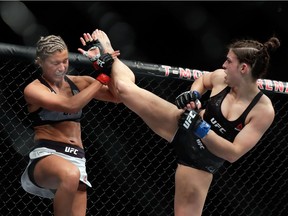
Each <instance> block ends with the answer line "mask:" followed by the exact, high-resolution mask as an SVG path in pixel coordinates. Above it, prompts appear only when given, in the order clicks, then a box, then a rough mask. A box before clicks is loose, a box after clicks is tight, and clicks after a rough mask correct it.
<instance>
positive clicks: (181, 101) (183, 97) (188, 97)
mask: <svg viewBox="0 0 288 216" xmlns="http://www.w3.org/2000/svg"><path fill="white" fill-rule="evenodd" d="M200 98H201V95H200V93H199V92H198V91H186V92H183V93H181V94H180V95H178V96H177V97H176V101H175V103H176V106H177V107H178V108H179V109H183V108H185V107H186V105H187V104H188V103H190V102H191V101H193V102H195V104H196V103H197V101H199V99H200Z"/></svg>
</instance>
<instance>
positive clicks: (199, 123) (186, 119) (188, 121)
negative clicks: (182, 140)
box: [178, 110, 211, 139]
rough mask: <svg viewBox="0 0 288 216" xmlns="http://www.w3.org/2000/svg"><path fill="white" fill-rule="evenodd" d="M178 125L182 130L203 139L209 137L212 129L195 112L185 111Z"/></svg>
mask: <svg viewBox="0 0 288 216" xmlns="http://www.w3.org/2000/svg"><path fill="white" fill-rule="evenodd" d="M178 125H179V127H181V128H184V129H186V130H189V131H192V132H193V133H194V134H195V135H196V136H197V137H199V138H201V139H202V138H203V137H205V136H206V135H207V133H208V132H209V130H210V128H211V126H210V125H209V124H208V123H207V122H206V121H204V120H203V119H202V118H201V116H200V115H199V114H198V113H197V112H196V111H195V110H185V112H184V113H183V114H182V115H181V117H180V119H179V121H178Z"/></svg>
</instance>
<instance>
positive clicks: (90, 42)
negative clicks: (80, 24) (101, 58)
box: [83, 39, 104, 55]
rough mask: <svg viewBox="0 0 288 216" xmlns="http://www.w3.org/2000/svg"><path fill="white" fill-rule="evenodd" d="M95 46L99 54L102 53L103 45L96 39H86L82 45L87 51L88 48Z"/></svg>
mask: <svg viewBox="0 0 288 216" xmlns="http://www.w3.org/2000/svg"><path fill="white" fill-rule="evenodd" d="M96 47H98V48H99V51H100V55H102V54H103V53H104V51H103V47H102V45H101V43H100V41H99V40H98V39H96V40H93V41H87V42H86V45H85V46H84V47H83V49H84V50H88V51H89V50H93V49H96Z"/></svg>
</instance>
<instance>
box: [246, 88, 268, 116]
mask: <svg viewBox="0 0 288 216" xmlns="http://www.w3.org/2000/svg"><path fill="white" fill-rule="evenodd" d="M262 95H263V92H262V91H259V92H258V94H257V95H256V96H255V97H254V98H253V100H252V101H251V103H250V104H249V106H248V107H247V108H246V110H245V111H244V113H243V114H245V115H247V114H248V113H249V112H250V110H251V109H252V108H253V107H254V106H255V104H256V103H257V102H258V101H259V100H260V98H261V96H262Z"/></svg>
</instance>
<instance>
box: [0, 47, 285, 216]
mask: <svg viewBox="0 0 288 216" xmlns="http://www.w3.org/2000/svg"><path fill="white" fill-rule="evenodd" d="M34 51H35V48H33V47H25V46H18V45H13V44H4V43H0V84H1V85H0V86H1V91H0V104H1V109H0V135H1V154H0V160H1V179H0V184H1V199H0V200H1V201H0V202H1V203H0V212H1V215H13V216H15V215H27V216H28V215H52V214H53V209H52V208H53V205H52V201H51V200H50V199H45V198H40V197H37V196H33V195H30V194H28V193H26V192H25V191H24V190H23V189H22V187H21V185H20V176H21V174H22V172H23V170H24V169H25V167H26V165H27V163H28V153H29V150H30V149H31V148H32V147H33V131H32V130H31V127H30V126H31V123H30V121H29V119H27V110H26V104H25V101H24V99H23V89H24V87H25V85H27V83H29V82H31V81H32V80H34V79H35V78H37V76H38V75H39V73H40V72H39V68H37V67H36V66H35V65H34V59H33V58H34ZM69 61H70V69H69V74H74V75H91V74H92V73H93V68H92V67H91V63H90V62H89V60H87V59H85V57H83V56H82V55H81V54H76V53H70V55H69ZM123 62H124V63H126V64H127V65H128V66H129V67H130V68H131V69H132V71H133V72H134V73H135V76H136V84H137V85H139V86H140V87H142V88H145V89H147V90H149V91H151V92H153V93H155V94H157V95H159V96H160V97H162V98H164V99H166V100H168V101H170V102H172V103H173V102H174V100H175V97H176V96H177V95H178V94H180V93H181V92H183V91H186V90H188V89H189V87H190V85H191V83H192V82H193V81H194V80H195V79H197V78H198V77H199V76H201V75H202V74H203V73H206V72H207V71H200V70H196V69H188V68H181V67H173V66H165V65H156V64H150V63H143V62H135V61H134V62H133V61H127V60H123ZM207 73H208V72H207ZM258 86H259V89H261V90H262V91H263V92H264V93H265V94H266V95H268V96H269V97H270V98H271V100H272V102H273V104H274V107H275V111H276V116H275V120H274V122H273V124H272V126H271V127H270V129H269V130H268V131H267V132H266V133H265V135H264V136H263V137H262V139H261V140H260V142H259V143H258V144H257V145H256V146H255V147H254V148H253V149H252V150H251V151H250V152H249V153H247V154H246V155H245V156H243V157H242V158H241V159H240V160H238V161H237V162H235V163H233V164H230V163H228V162H227V163H224V166H223V167H222V168H221V169H220V170H219V172H217V173H216V174H215V176H214V180H213V182H212V185H211V187H210V190H209V193H208V196H207V199H206V203H205V206H204V211H203V216H211V215H213V216H219V215H232V216H234V215H241V216H248V215H249V216H287V215H288V202H287V200H288V181H287V176H288V169H287V164H288V156H287V155H288V147H287V143H288V137H287V136H288V126H287V124H288V116H287V112H288V103H287V96H288V83H286V82H282V81H275V80H265V79H263V80H262V79H259V80H258ZM203 99H205V95H204V96H203ZM204 105H205V103H204ZM163 112H165V110H163ZM264 117H265V116H263V118H264ZM82 138H83V142H84V146H85V151H86V158H87V172H88V177H89V180H90V182H91V183H92V186H93V187H92V188H88V203H87V215H93V216H108V215H111V216H115V215H121V216H122V215H132V216H135V215H141V216H146V215H147V216H148V215H152V216H158V215H159V216H160V215H163V216H164V215H165V216H167V215H173V200H174V173H175V169H176V166H177V163H176V160H175V154H174V150H173V148H172V146H171V145H170V144H169V143H167V142H166V141H165V140H164V139H162V138H160V137H159V136H158V135H156V134H154V133H153V132H152V130H150V129H149V128H148V127H147V125H146V124H144V122H143V121H142V120H141V119H140V118H139V117H138V116H137V115H136V114H135V113H133V112H132V111H130V110H129V109H128V108H126V107H125V106H124V105H123V104H114V103H108V102H103V101H96V100H94V101H91V102H90V103H89V104H88V106H86V107H85V108H84V116H83V119H82Z"/></svg>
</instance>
